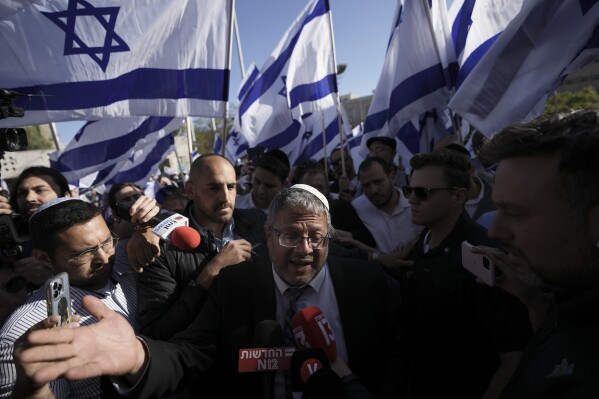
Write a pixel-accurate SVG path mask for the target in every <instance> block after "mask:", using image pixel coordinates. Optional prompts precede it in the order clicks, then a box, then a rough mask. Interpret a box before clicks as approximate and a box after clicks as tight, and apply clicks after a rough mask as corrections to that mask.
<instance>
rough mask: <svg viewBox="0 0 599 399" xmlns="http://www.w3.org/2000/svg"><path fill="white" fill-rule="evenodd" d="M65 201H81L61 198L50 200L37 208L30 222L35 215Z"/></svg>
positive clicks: (72, 198)
mask: <svg viewBox="0 0 599 399" xmlns="http://www.w3.org/2000/svg"><path fill="white" fill-rule="evenodd" d="M65 201H81V200H80V199H79V198H74V197H59V198H55V199H53V200H50V201H48V202H45V203H43V204H41V205H40V207H39V208H37V210H36V211H35V212H33V214H32V215H31V216H30V217H29V220H31V219H33V217H34V216H35V215H37V214H38V213H40V212H43V211H44V210H46V209H48V208H50V207H51V206H54V205H57V204H60V203H61V202H65Z"/></svg>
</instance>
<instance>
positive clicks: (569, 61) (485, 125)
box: [449, 0, 599, 135]
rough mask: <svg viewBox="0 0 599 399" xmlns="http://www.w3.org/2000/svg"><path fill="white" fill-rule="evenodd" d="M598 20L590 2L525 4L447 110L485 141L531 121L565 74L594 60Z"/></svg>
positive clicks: (597, 5) (597, 7)
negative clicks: (451, 110) (511, 127)
mask: <svg viewBox="0 0 599 399" xmlns="http://www.w3.org/2000/svg"><path fill="white" fill-rule="evenodd" d="M598 19H599V3H597V2H596V1H591V0H542V1H541V0H531V1H527V2H525V3H524V4H523V6H522V9H521V11H520V13H519V14H518V15H517V16H516V17H515V18H514V19H513V20H512V22H510V24H509V25H508V26H507V27H506V29H505V30H504V32H503V33H502V34H501V36H500V37H499V38H498V39H497V40H496V41H495V43H494V44H493V45H492V46H491V48H490V49H489V51H488V52H487V54H486V55H485V57H484V58H483V59H482V60H481V61H480V62H479V63H478V64H477V65H476V66H475V67H474V69H473V70H472V72H471V73H470V74H469V75H468V78H467V79H466V80H465V81H464V83H463V84H462V86H461V87H460V89H459V90H458V91H457V92H456V94H455V96H454V97H453V99H452V101H451V102H450V104H449V107H450V108H451V109H453V110H454V111H455V112H456V113H458V114H459V115H461V116H462V117H463V118H464V119H466V120H468V121H469V122H470V123H471V124H472V125H473V126H474V127H476V128H477V129H478V130H480V131H481V132H482V133H484V134H485V135H491V134H493V133H495V132H497V131H499V130H500V129H502V128H504V127H506V126H509V125H510V124H512V123H514V122H517V121H522V120H524V119H525V118H527V116H528V117H532V116H534V114H535V113H534V112H533V113H532V114H531V111H532V110H534V109H535V108H536V109H537V110H538V111H539V112H540V111H542V107H541V105H543V104H544V98H546V96H547V94H549V93H552V92H553V91H554V90H555V88H556V87H557V85H558V84H559V83H560V81H561V80H562V79H563V77H564V76H565V74H567V73H569V72H571V71H573V69H575V68H578V67H581V66H583V65H584V64H585V63H586V62H587V61H589V60H590V59H592V58H594V57H595V55H596V54H597V48H598V47H599V46H598V45H599V33H598V32H597V23H598Z"/></svg>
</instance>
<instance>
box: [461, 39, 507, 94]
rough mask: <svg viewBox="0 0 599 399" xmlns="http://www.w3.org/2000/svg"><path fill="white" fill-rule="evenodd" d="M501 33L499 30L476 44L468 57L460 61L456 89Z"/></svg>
mask: <svg viewBox="0 0 599 399" xmlns="http://www.w3.org/2000/svg"><path fill="white" fill-rule="evenodd" d="M501 33H502V32H499V33H498V34H496V35H495V36H493V37H491V38H490V39H488V40H487V41H486V42H484V43H481V44H480V46H478V47H477V48H476V49H475V50H474V51H473V52H472V53H470V56H469V57H468V59H467V60H466V61H464V62H463V63H462V66H461V68H460V70H459V72H458V80H457V83H456V90H457V89H459V87H460V86H461V85H462V83H463V82H464V79H466V78H467V77H468V75H469V74H470V72H472V70H473V69H474V67H475V66H476V64H478V62H479V61H480V60H481V59H482V58H483V57H484V56H485V54H486V53H487V51H488V50H489V48H491V46H492V45H493V43H495V41H496V40H497V38H498V37H499V35H501Z"/></svg>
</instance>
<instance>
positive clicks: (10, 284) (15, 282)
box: [2, 276, 27, 294]
mask: <svg viewBox="0 0 599 399" xmlns="http://www.w3.org/2000/svg"><path fill="white" fill-rule="evenodd" d="M26 284H27V279H26V278H25V277H23V276H15V277H13V278H11V279H9V280H8V281H7V282H5V283H4V285H3V286H2V290H3V291H6V292H8V293H10V294H16V293H17V292H19V291H21V290H22V289H23V288H25V285H26Z"/></svg>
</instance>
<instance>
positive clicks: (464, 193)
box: [454, 187, 468, 206]
mask: <svg viewBox="0 0 599 399" xmlns="http://www.w3.org/2000/svg"><path fill="white" fill-rule="evenodd" d="M454 195H455V196H456V199H457V201H458V202H459V203H460V204H461V205H462V206H464V205H465V204H466V201H468V190H467V189H466V188H465V187H460V188H456V189H455V190H454Z"/></svg>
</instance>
